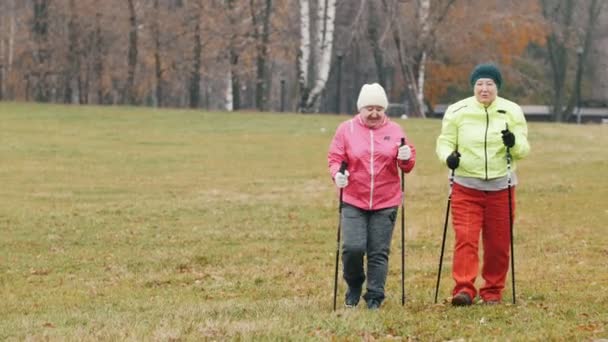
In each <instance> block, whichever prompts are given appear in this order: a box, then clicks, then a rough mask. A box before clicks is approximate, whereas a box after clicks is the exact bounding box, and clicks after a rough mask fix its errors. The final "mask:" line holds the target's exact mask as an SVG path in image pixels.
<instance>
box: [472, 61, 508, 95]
mask: <svg viewBox="0 0 608 342" xmlns="http://www.w3.org/2000/svg"><path fill="white" fill-rule="evenodd" d="M480 78H491V79H492V80H494V83H496V87H497V88H498V89H500V86H501V85H502V75H501V74H500V70H499V69H498V67H497V66H496V65H494V64H478V65H477V66H476V67H475V69H473V72H472V73H471V86H474V85H475V82H477V80H478V79H480Z"/></svg>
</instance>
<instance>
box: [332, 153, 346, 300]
mask: <svg viewBox="0 0 608 342" xmlns="http://www.w3.org/2000/svg"><path fill="white" fill-rule="evenodd" d="M346 166H347V164H346V162H345V161H343V162H342V164H340V171H338V172H340V173H342V174H344V171H345V170H346ZM342 193H343V188H340V203H338V233H337V235H338V237H337V239H336V240H337V243H336V271H335V272H334V311H336V297H337V296H338V264H339V263H340V229H342Z"/></svg>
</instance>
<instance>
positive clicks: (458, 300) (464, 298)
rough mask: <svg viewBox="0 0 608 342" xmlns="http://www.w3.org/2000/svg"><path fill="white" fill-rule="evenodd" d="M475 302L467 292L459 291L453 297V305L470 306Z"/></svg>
mask: <svg viewBox="0 0 608 342" xmlns="http://www.w3.org/2000/svg"><path fill="white" fill-rule="evenodd" d="M472 303H473V300H472V299H471V296H469V294H468V293H466V292H459V293H458V294H457V295H455V296H454V297H452V305H454V306H469V305H471V304H472Z"/></svg>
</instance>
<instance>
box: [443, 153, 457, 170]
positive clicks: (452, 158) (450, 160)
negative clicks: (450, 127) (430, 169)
mask: <svg viewBox="0 0 608 342" xmlns="http://www.w3.org/2000/svg"><path fill="white" fill-rule="evenodd" d="M445 163H446V164H447V165H448V167H449V168H450V170H455V169H456V168H457V167H458V164H460V153H459V152H458V151H454V152H452V153H450V155H449V156H448V157H447V158H446V160H445Z"/></svg>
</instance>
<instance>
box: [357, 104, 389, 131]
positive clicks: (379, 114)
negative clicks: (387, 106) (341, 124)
mask: <svg viewBox="0 0 608 342" xmlns="http://www.w3.org/2000/svg"><path fill="white" fill-rule="evenodd" d="M359 114H361V118H362V119H363V123H365V125H366V126H367V127H369V128H375V127H378V126H379V125H380V124H382V122H384V116H385V114H384V108H382V107H381V106H366V107H363V108H361V110H360V111H359Z"/></svg>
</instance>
